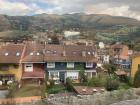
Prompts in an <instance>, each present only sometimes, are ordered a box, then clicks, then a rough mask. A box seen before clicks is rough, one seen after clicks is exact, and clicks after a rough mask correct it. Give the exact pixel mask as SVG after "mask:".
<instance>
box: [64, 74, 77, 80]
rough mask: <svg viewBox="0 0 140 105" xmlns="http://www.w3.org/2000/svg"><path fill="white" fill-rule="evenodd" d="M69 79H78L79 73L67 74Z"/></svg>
mask: <svg viewBox="0 0 140 105" xmlns="http://www.w3.org/2000/svg"><path fill="white" fill-rule="evenodd" d="M67 77H69V78H71V79H73V80H75V79H78V72H67Z"/></svg>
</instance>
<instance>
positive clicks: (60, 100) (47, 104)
mask: <svg viewBox="0 0 140 105" xmlns="http://www.w3.org/2000/svg"><path fill="white" fill-rule="evenodd" d="M138 98H140V89H129V90H117V91H113V92H104V93H96V94H94V95H84V96H79V95H78V96H76V95H75V96H74V95H73V96H65V97H52V98H47V99H44V100H43V101H40V102H37V103H36V104H35V103H34V104H28V105H110V104H113V103H117V102H120V101H123V100H132V99H138ZM22 105H25V104H22ZM26 105H27V104H26ZM113 105H117V104H113ZM120 105H121V104H120ZM124 105H125V104H124ZM126 105H127V104H126Z"/></svg>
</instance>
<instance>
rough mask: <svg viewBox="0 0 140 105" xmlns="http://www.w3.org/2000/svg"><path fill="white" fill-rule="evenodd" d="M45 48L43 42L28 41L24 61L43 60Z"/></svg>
mask: <svg viewBox="0 0 140 105" xmlns="http://www.w3.org/2000/svg"><path fill="white" fill-rule="evenodd" d="M43 49H44V45H42V44H37V43H27V44H26V49H25V53H24V57H23V58H22V62H43ZM31 53H32V55H31Z"/></svg>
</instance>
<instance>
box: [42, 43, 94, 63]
mask: <svg viewBox="0 0 140 105" xmlns="http://www.w3.org/2000/svg"><path fill="white" fill-rule="evenodd" d="M45 49H46V50H45V55H44V61H48V62H51V61H62V62H63V61H64V62H93V61H96V58H95V57H94V53H95V51H96V49H95V47H92V46H85V45H47V46H46V48H45ZM83 52H85V56H83V55H82V53H83Z"/></svg>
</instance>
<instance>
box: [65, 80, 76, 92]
mask: <svg viewBox="0 0 140 105" xmlns="http://www.w3.org/2000/svg"><path fill="white" fill-rule="evenodd" d="M66 88H67V90H68V91H73V90H74V89H73V84H72V80H71V79H70V78H67V79H66Z"/></svg>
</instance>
